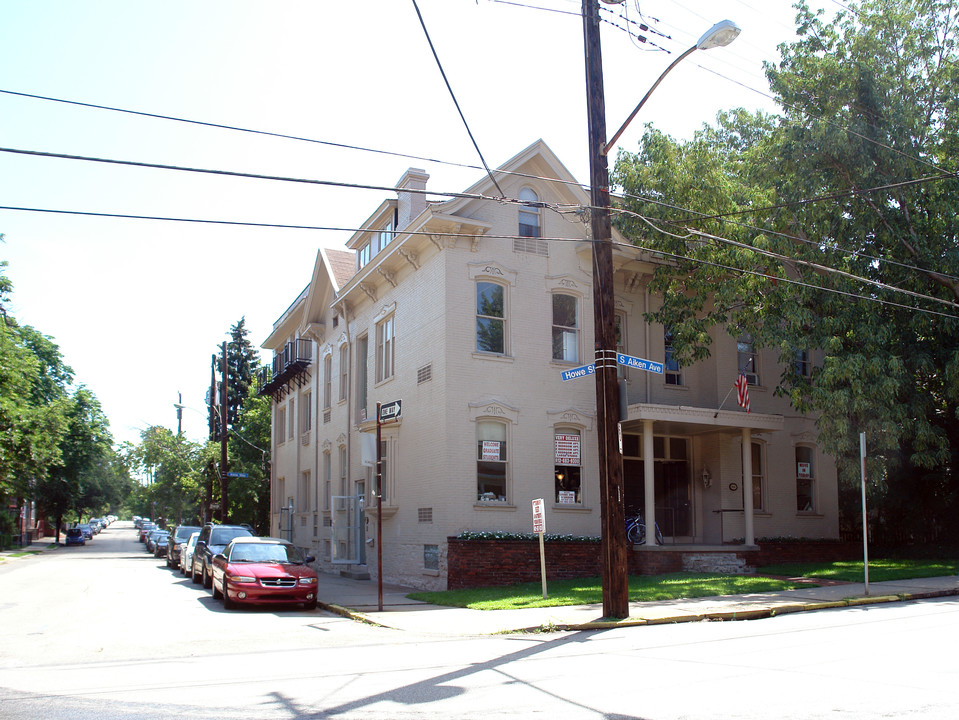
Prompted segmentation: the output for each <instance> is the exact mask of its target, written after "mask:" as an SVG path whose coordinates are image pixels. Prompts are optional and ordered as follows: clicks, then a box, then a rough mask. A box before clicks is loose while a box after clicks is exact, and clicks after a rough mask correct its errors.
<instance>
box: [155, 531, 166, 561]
mask: <svg viewBox="0 0 959 720" xmlns="http://www.w3.org/2000/svg"><path fill="white" fill-rule="evenodd" d="M169 542H170V533H168V532H167V531H166V530H164V531H162V532H160V533H157V535H156V537H155V538H154V540H153V557H155V558H161V557H166V554H167V548H168V547H169V545H168V543H169Z"/></svg>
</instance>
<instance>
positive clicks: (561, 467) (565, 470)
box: [553, 428, 583, 505]
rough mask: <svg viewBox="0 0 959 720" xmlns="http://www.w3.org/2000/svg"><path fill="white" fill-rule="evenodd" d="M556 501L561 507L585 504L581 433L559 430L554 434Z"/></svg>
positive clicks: (573, 430) (568, 429) (573, 429)
mask: <svg viewBox="0 0 959 720" xmlns="http://www.w3.org/2000/svg"><path fill="white" fill-rule="evenodd" d="M553 463H554V466H553V476H554V480H555V483H554V486H555V497H554V500H555V502H556V503H557V504H559V505H579V504H580V503H582V502H583V495H582V492H583V474H582V473H583V444H582V436H581V434H580V431H579V430H577V429H575V428H558V429H557V430H556V431H555V433H553Z"/></svg>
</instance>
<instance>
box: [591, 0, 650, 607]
mask: <svg viewBox="0 0 959 720" xmlns="http://www.w3.org/2000/svg"><path fill="white" fill-rule="evenodd" d="M583 45H584V49H585V54H586V112H587V116H588V121H589V123H588V124H589V185H590V205H591V206H592V207H591V210H590V218H591V230H592V236H593V237H592V240H593V242H592V246H593V321H594V334H595V343H596V360H595V368H596V417H597V423H596V428H597V434H598V436H599V442H598V445H599V452H598V458H599V483H600V484H599V493H600V509H601V512H600V523H601V531H600V532H601V546H600V547H601V554H602V576H603V615H604V616H605V617H612V618H625V617H629V585H628V577H627V556H626V525H625V523H626V518H625V512H624V510H623V462H622V455H621V453H620V449H619V385H618V379H617V376H616V370H617V363H616V326H615V309H614V308H615V305H614V302H613V248H612V236H613V232H612V227H611V224H610V220H609V208H610V199H609V167H608V166H607V162H606V155H605V153H604V150H605V145H606V97H605V93H604V88H603V56H602V51H601V48H600V37H599V4H598V0H583ZM647 462H651V460H650V459H647ZM653 515H654V513H653V509H652V508H647V517H649V518H652V517H653Z"/></svg>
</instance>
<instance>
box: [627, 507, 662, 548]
mask: <svg viewBox="0 0 959 720" xmlns="http://www.w3.org/2000/svg"><path fill="white" fill-rule="evenodd" d="M655 525H656V544H658V545H662V544H664V542H665V541H664V540H663V533H662V531H661V530H660V529H659V523H656V524H655ZM626 541H627V542H629V543H631V544H633V545H642V544H643V543H645V542H646V521H645V520H644V519H643V514H642V513H641V512H639V511H638V510H637V511H636V512H635V513H634V514H632V515H627V516H626Z"/></svg>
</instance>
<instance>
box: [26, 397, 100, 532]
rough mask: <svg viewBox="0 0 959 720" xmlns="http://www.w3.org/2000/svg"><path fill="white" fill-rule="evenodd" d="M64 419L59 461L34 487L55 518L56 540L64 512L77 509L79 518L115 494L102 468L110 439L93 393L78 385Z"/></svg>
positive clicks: (42, 504) (51, 515) (47, 509)
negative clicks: (87, 510)
mask: <svg viewBox="0 0 959 720" xmlns="http://www.w3.org/2000/svg"><path fill="white" fill-rule="evenodd" d="M64 420H65V428H64V433H63V437H62V439H61V441H60V461H59V462H58V463H56V464H55V465H53V466H52V467H50V468H49V469H48V471H47V472H46V474H45V475H44V476H43V477H41V478H39V479H38V481H37V487H36V491H37V497H38V500H39V502H40V504H41V506H42V508H43V510H44V512H45V513H46V514H47V516H49V517H51V518H53V519H54V522H55V525H56V536H57V541H58V542H59V540H60V528H61V526H62V524H63V517H64V515H65V514H66V512H67V511H69V510H76V512H77V515H78V517H77V519H78V520H79V519H80V517H79V516H80V515H81V514H82V511H83V510H84V509H93V508H99V507H100V506H102V505H104V504H106V503H107V502H108V498H109V499H113V496H114V495H115V493H114V492H112V489H113V483H112V482H109V481H108V479H107V478H108V477H109V475H104V473H103V472H102V471H101V470H102V468H103V467H104V466H107V467H109V466H110V458H111V455H112V454H113V447H112V442H113V438H112V436H111V435H110V430H109V422H108V421H107V418H106V415H104V413H103V410H102V408H101V407H100V403H99V401H98V400H97V398H96V396H95V395H93V393H91V392H90V391H89V390H88V389H87V388H85V387H83V386H80V387H78V388H77V389H76V390H75V391H74V393H73V394H72V396H70V398H69V400H68V401H67V402H66V408H65V413H64Z"/></svg>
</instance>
